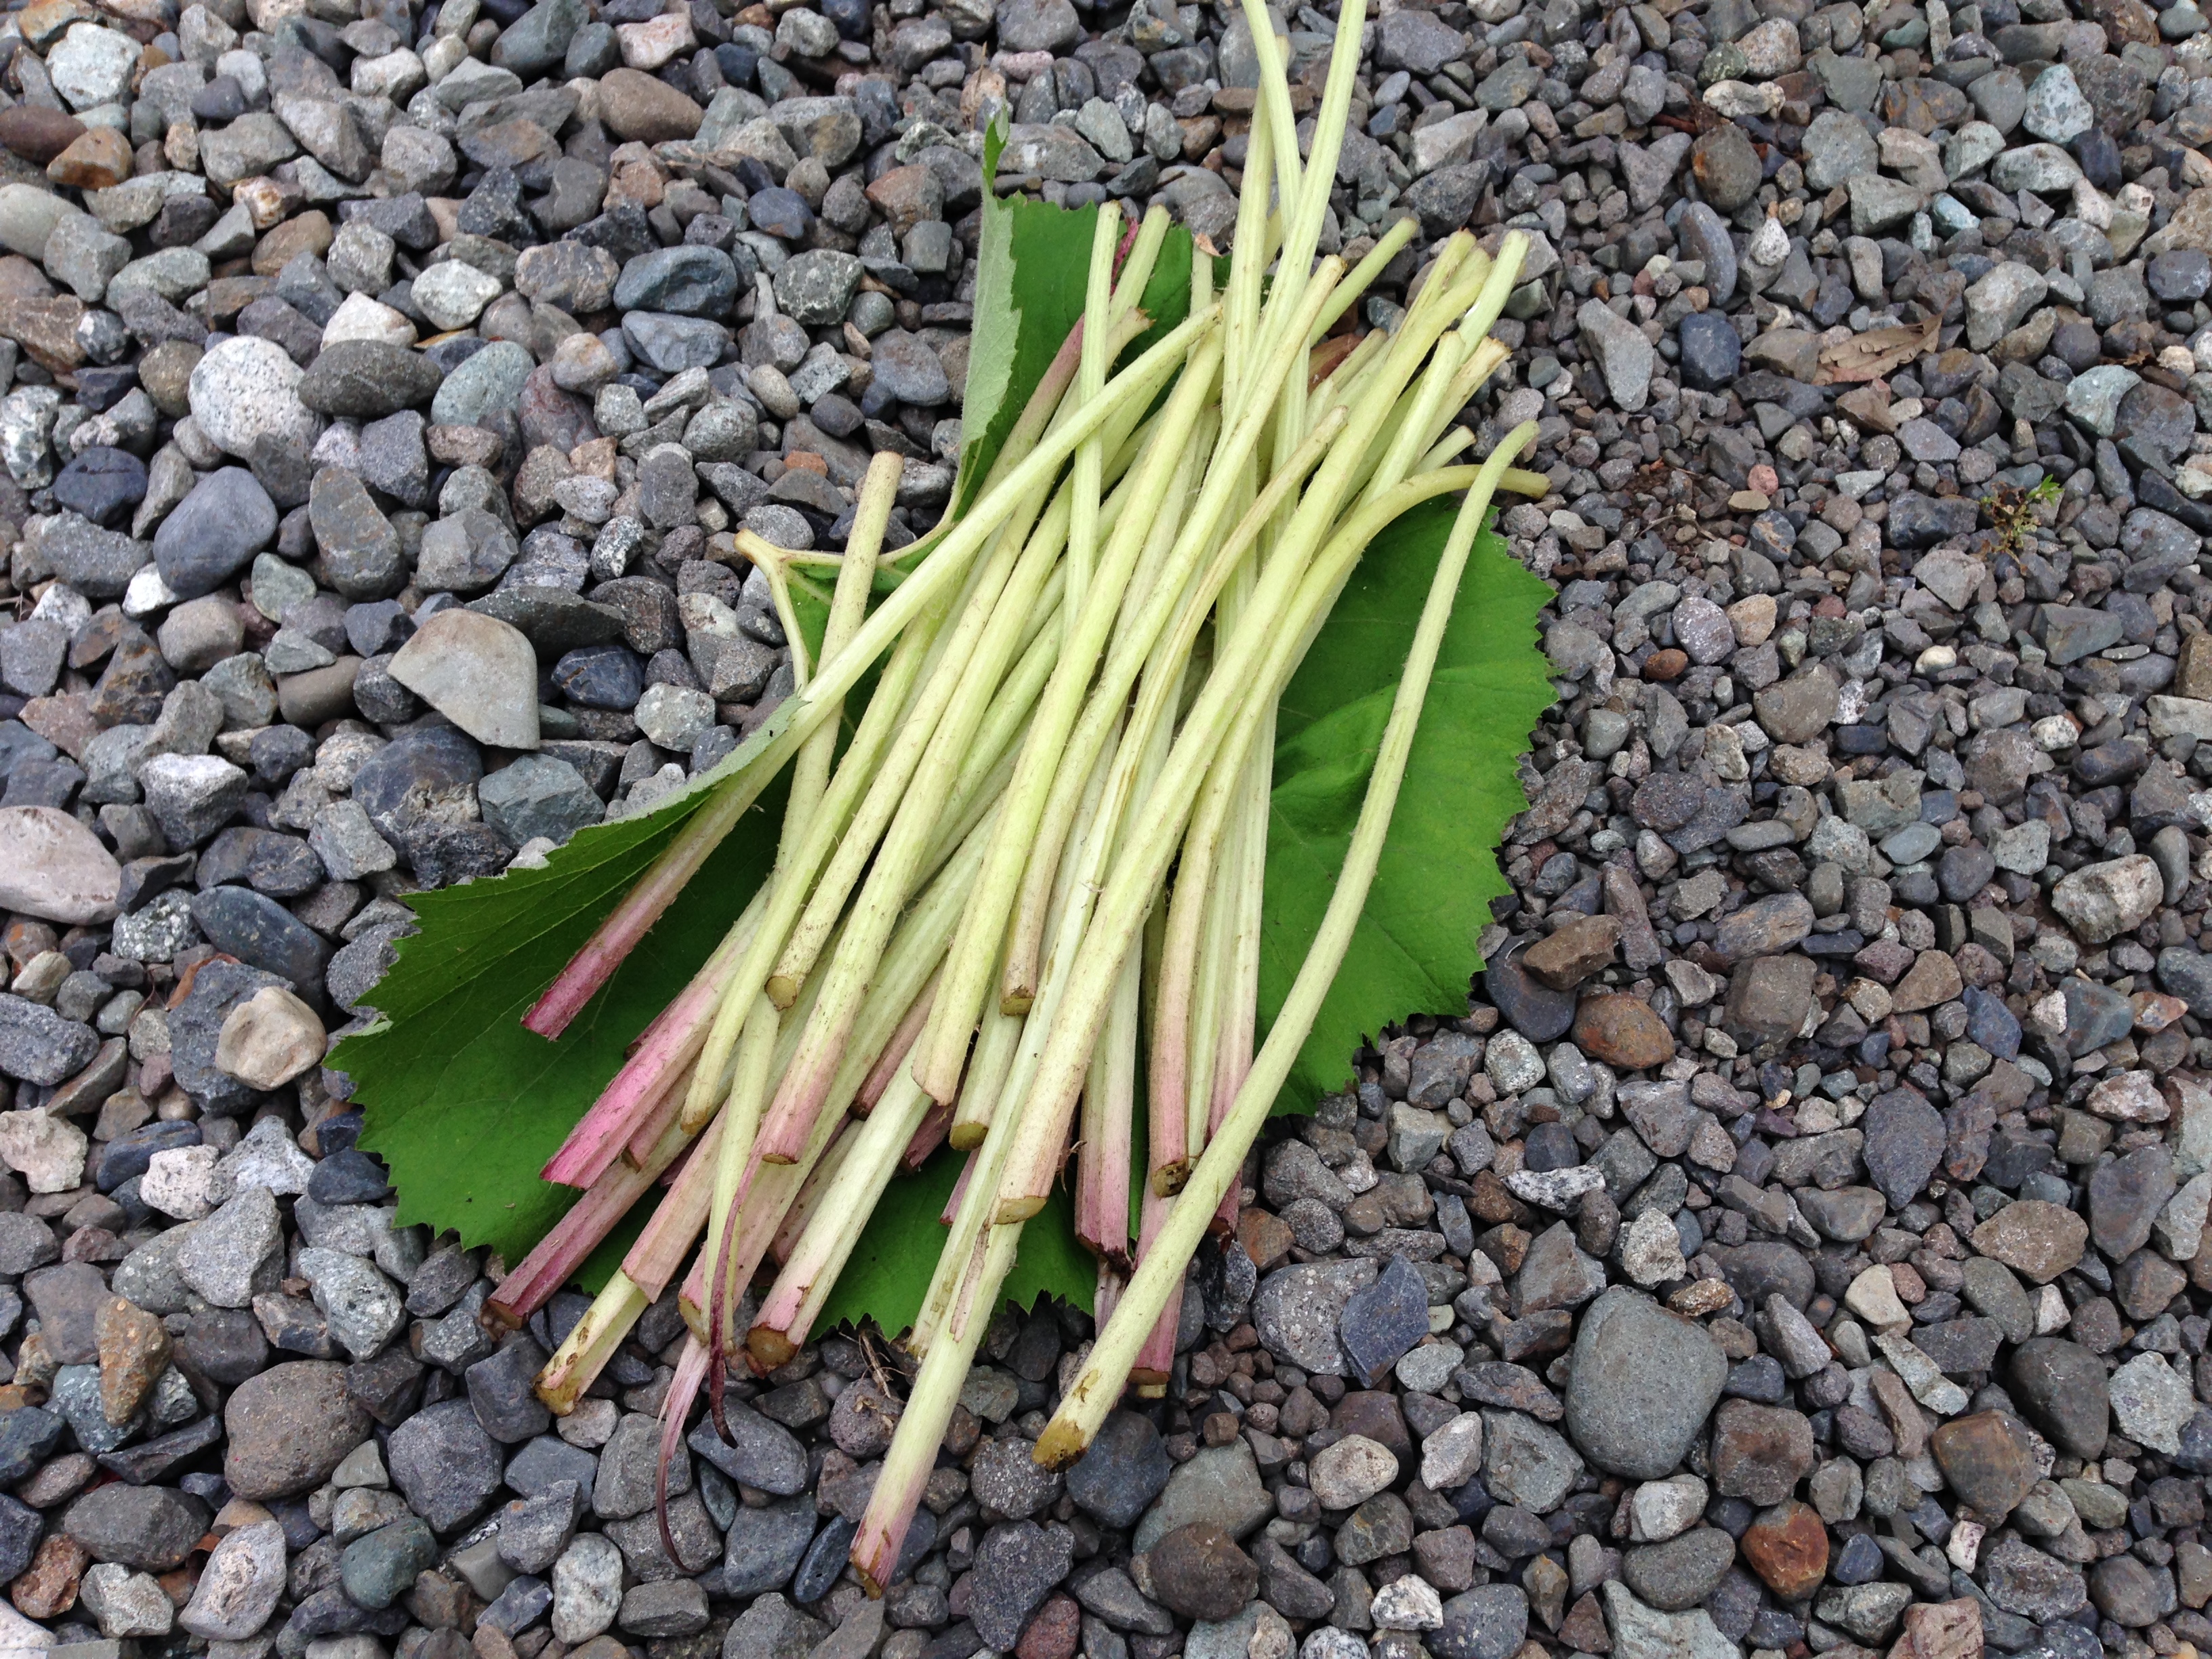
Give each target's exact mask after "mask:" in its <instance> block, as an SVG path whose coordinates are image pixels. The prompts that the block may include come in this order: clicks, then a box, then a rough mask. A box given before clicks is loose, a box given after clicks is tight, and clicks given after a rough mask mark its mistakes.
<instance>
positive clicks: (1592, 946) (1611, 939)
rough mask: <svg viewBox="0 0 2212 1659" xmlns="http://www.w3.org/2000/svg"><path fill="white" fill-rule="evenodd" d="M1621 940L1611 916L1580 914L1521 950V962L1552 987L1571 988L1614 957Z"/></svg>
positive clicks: (1617, 923) (1562, 989)
mask: <svg viewBox="0 0 2212 1659" xmlns="http://www.w3.org/2000/svg"><path fill="white" fill-rule="evenodd" d="M1619 943H1620V922H1619V921H1616V920H1615V919H1614V918H1613V917H1611V916H1583V917H1580V918H1578V919H1577V920H1576V921H1571V922H1569V923H1567V925H1566V926H1565V927H1562V928H1560V929H1559V931H1558V932H1557V933H1552V934H1549V935H1548V936H1547V937H1546V938H1543V939H1538V940H1537V941H1536V942H1535V943H1534V945H1530V946H1529V947H1528V949H1527V950H1526V951H1522V953H1521V965H1522V967H1523V968H1526V969H1528V971H1529V972H1530V973H1531V974H1533V975H1535V977H1536V978H1537V979H1539V980H1541V981H1543V982H1544V983H1545V984H1547V985H1548V986H1550V987H1552V988H1553V990H1554V991H1571V990H1573V989H1574V988H1575V987H1576V986H1577V985H1579V984H1581V983H1582V982H1583V981H1584V980H1586V979H1588V978H1589V976H1590V975H1592V974H1595V973H1596V972H1598V971H1599V970H1600V969H1602V968H1603V967H1604V966H1605V965H1606V964H1607V963H1609V962H1611V961H1612V960H1613V946H1614V945H1617V944H1619Z"/></svg>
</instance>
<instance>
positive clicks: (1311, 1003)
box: [1035, 422, 1535, 1468]
mask: <svg viewBox="0 0 2212 1659" xmlns="http://www.w3.org/2000/svg"><path fill="white" fill-rule="evenodd" d="M1534 436H1535V425H1534V422H1527V423H1524V424H1523V425H1522V426H1520V427H1516V428H1515V429H1514V430H1513V432H1512V433H1511V434H1510V435H1508V437H1507V438H1506V440H1505V441H1504V443H1502V444H1500V445H1499V446H1498V449H1497V450H1496V451H1495V452H1494V453H1492V456H1491V458H1490V459H1489V461H1488V462H1487V463H1486V464H1485V465H1484V467H1483V470H1482V473H1481V475H1480V476H1479V477H1477V478H1476V479H1475V480H1474V487H1473V488H1472V489H1469V490H1468V495H1467V499H1466V500H1465V501H1463V502H1462V504H1461V507H1460V512H1459V516H1458V518H1457V520H1455V522H1454V524H1453V526H1452V532H1451V536H1450V538H1449V541H1447V543H1446V544H1445V547H1444V553H1443V558H1442V559H1441V560H1440V561H1439V562H1438V563H1437V574H1436V577H1435V579H1434V580H1432V581H1431V584H1430V586H1429V597H1428V599H1427V602H1426V603H1425V605H1423V606H1422V609H1421V620H1420V623H1419V627H1418V628H1417V629H1415V630H1414V635H1413V648H1412V649H1411V650H1410V651H1408V652H1407V657H1406V666H1405V670H1404V671H1403V673H1402V674H1401V677H1400V679H1399V682H1398V692H1397V696H1396V697H1395V700H1394V701H1393V702H1392V704H1391V708H1390V718H1389V723H1388V725H1386V726H1385V727H1384V728H1383V744H1382V748H1381V750H1380V752H1379V753H1378V754H1377V755H1376V761H1375V769H1374V771H1373V773H1372V774H1371V775H1370V776H1369V778H1368V782H1367V793H1366V796H1365V798H1364V800H1363V801H1362V802H1361V804H1360V809H1359V820H1358V825H1357V827H1356V828H1355V829H1353V831H1352V845H1351V847H1350V848H1349V849H1348V850H1347V851H1346V854H1345V859H1344V866H1343V868H1342V870H1341V871H1340V872H1339V873H1338V876H1337V884H1336V890H1335V891H1334V893H1333V894H1332V895H1331V896H1330V898H1329V904H1328V911H1327V913H1326V914H1325V915H1324V916H1323V918H1322V925H1321V928H1320V930H1319V931H1318V932H1317V933H1316V934H1315V936H1314V941H1313V943H1312V945H1310V946H1309V947H1308V949H1307V951H1306V957H1305V961H1304V963H1302V964H1301V965H1300V967H1299V969H1298V975H1297V979H1296V981H1293V982H1292V984H1291V994H1290V995H1289V996H1288V997H1287V998H1286V999H1285V1000H1284V1004H1283V1008H1282V1011H1281V1012H1280V1013H1279V1014H1278V1015H1277V1016H1276V1018H1275V1022H1274V1024H1273V1027H1272V1028H1271V1029H1270V1030H1269V1031H1268V1033H1267V1042H1266V1043H1265V1044H1264V1045H1263V1046H1262V1047H1261V1051H1260V1054H1259V1056H1258V1058H1257V1059H1256V1060H1255V1061H1254V1062H1253V1066H1252V1069H1251V1071H1250V1072H1249V1073H1248V1074H1247V1076H1246V1078H1245V1079H1244V1085H1243V1087H1242V1088H1241V1089H1239V1090H1238V1091H1237V1099H1236V1102H1235V1104H1234V1105H1233V1107H1232V1108H1231V1112H1230V1115H1229V1117H1228V1119H1227V1121H1225V1123H1224V1124H1223V1126H1222V1131H1221V1133H1219V1134H1218V1135H1217V1136H1215V1137H1214V1139H1213V1140H1212V1143H1211V1144H1210V1145H1209V1146H1207V1147H1206V1152H1205V1153H1204V1154H1203V1155H1202V1156H1201V1157H1200V1158H1199V1160H1198V1163H1197V1164H1196V1166H1195V1167H1194V1169H1193V1170H1192V1171H1191V1176H1190V1180H1189V1181H1188V1182H1187V1183H1186V1184H1185V1186H1184V1188H1183V1192H1182V1196H1181V1197H1180V1198H1178V1199H1177V1200H1176V1203H1175V1206H1174V1208H1173V1209H1172V1210H1171V1211H1170V1212H1169V1214H1168V1216H1167V1218H1166V1220H1165V1222H1164V1224H1163V1225H1162V1227H1161V1229H1160V1232H1159V1235H1158V1237H1157V1238H1156V1239H1155V1240H1154V1243H1153V1248H1152V1250H1151V1251H1150V1252H1149V1253H1148V1254H1147V1255H1146V1258H1145V1260H1144V1261H1142V1262H1141V1263H1140V1264H1139V1267H1138V1268H1137V1272H1136V1273H1135V1275H1134V1276H1133V1278H1132V1279H1130V1281H1129V1287H1128V1290H1127V1291H1126V1292H1125V1293H1124V1295H1123V1296H1122V1298H1121V1305H1120V1306H1119V1307H1118V1308H1116V1309H1115V1313H1114V1316H1113V1318H1112V1319H1110V1320H1109V1321H1108V1322H1107V1325H1106V1328H1104V1329H1103V1330H1102V1331H1101V1332H1100V1333H1099V1335H1098V1340H1097V1341H1096V1342H1095V1343H1094V1344H1093V1345H1092V1346H1091V1357H1090V1358H1089V1360H1088V1361H1087V1362H1086V1363H1085V1366H1084V1368H1083V1370H1082V1372H1081V1373H1080V1374H1079V1376H1077V1378H1076V1381H1075V1383H1074V1385H1073V1387H1072V1388H1070V1389H1068V1390H1067V1392H1066V1395H1064V1396H1063V1397H1062V1398H1061V1401H1060V1408H1059V1410H1058V1411H1056V1412H1055V1413H1054V1414H1053V1419H1052V1421H1051V1422H1050V1424H1048V1425H1047V1426H1046V1429H1045V1431H1044V1433H1043V1434H1042V1436H1041V1437H1039V1438H1038V1440H1037V1442H1036V1451H1035V1455H1036V1461H1037V1462H1039V1463H1040V1464H1042V1465H1043V1466H1044V1467H1046V1468H1066V1466H1067V1465H1068V1464H1070V1463H1072V1462H1074V1461H1075V1460H1076V1459H1077V1458H1078V1457H1079V1456H1081V1455H1083V1453H1084V1451H1085V1449H1087V1448H1088V1447H1089V1445H1090V1443H1091V1438H1092V1437H1093V1436H1095V1435H1096V1434H1097V1431H1098V1428H1099V1425H1101V1424H1103V1422H1104V1421H1105V1419H1106V1414H1107V1413H1108V1412H1109V1410H1111V1409H1112V1407H1113V1404H1114V1401H1115V1400H1116V1399H1118V1398H1119V1397H1120V1395H1121V1389H1122V1385H1123V1383H1125V1382H1126V1381H1127V1376H1128V1372H1129V1367H1130V1364H1131V1362H1132V1360H1133V1358H1134V1356H1135V1354H1136V1352H1137V1349H1138V1348H1139V1346H1140V1345H1141V1344H1142V1342H1143V1340H1144V1339H1145V1338H1146V1336H1148V1335H1149V1334H1151V1331H1152V1327H1153V1324H1154V1323H1155V1322H1156V1321H1157V1320H1158V1317H1159V1315H1160V1313H1161V1310H1163V1309H1164V1308H1165V1307H1166V1306H1167V1305H1168V1303H1169V1300H1170V1296H1171V1295H1180V1292H1181V1290H1182V1271H1183V1265H1184V1264H1185V1263H1186V1262H1188V1261H1189V1260H1190V1257H1191V1255H1192V1253H1193V1252H1194V1251H1195V1250H1196V1249H1197V1248H1198V1243H1199V1241H1200V1238H1201V1237H1204V1235H1205V1232H1206V1225H1207V1223H1208V1222H1209V1221H1210V1220H1211V1219H1212V1215H1213V1212H1214V1210H1215V1208H1216V1206H1218V1205H1219V1204H1220V1202H1221V1200H1222V1196H1223V1194H1225V1193H1226V1192H1227V1191H1228V1190H1229V1188H1230V1183H1231V1182H1233V1181H1235V1180H1236V1179H1237V1177H1238V1176H1240V1175H1241V1173H1242V1172H1243V1164H1244V1155H1245V1154H1246V1152H1249V1151H1250V1150H1251V1146H1252V1142H1253V1141H1254V1140H1255V1139H1256V1138H1257V1137H1258V1134H1259V1132H1260V1129H1261V1126H1262V1125H1263V1124H1264V1123H1265V1122H1266V1121H1267V1109H1268V1107H1269V1106H1270V1105H1271V1104H1272V1103H1273V1100H1274V1097H1275V1093H1276V1091H1278V1090H1279V1089H1280V1088H1281V1087H1282V1085H1283V1083H1284V1081H1285V1079H1287V1078H1288V1077H1289V1075H1290V1070H1291V1065H1292V1063H1293V1062H1294V1061H1295V1060H1296V1059H1297V1053H1298V1050H1299V1049H1300V1048H1302V1047H1303V1046H1304V1042H1305V1039H1306V1034H1307V1033H1308V1032H1309V1031H1310V1030H1312V1029H1313V1022H1314V1019H1315V1018H1316V1015H1317V1014H1318V1013H1319V1012H1320V1011H1321V1005H1322V999H1323V998H1324V997H1326V996H1327V995H1328V987H1329V985H1330V983H1331V982H1332V981H1334V979H1335V977H1336V970H1337V969H1338V967H1339V966H1340V965H1341V964H1342V963H1343V960H1344V956H1345V952H1346V951H1347V950H1348V949H1349V948H1350V947H1351V943H1352V931H1353V929H1354V928H1355V927H1357V926H1358V921H1359V915H1360V911H1361V909H1362V908H1363V907H1364V905H1365V903H1366V902H1367V892H1368V889H1369V887H1370V885H1371V884H1372V883H1373V881H1374V878H1375V871H1376V866H1377V864H1378V863H1379V862H1380V861H1381V859H1382V855H1383V839H1384V837H1385V836H1386V835H1387V834H1388V833H1389V827H1390V817H1391V814H1392V812H1393V811H1395V808H1396V806H1397V800H1398V789H1399V786H1400V785H1401V783H1402V782H1403V781H1404V780H1405V775H1406V763H1407V758H1408V757H1409V756H1410V755H1411V753H1412V751H1413V733H1414V731H1415V728H1416V727H1417V726H1419V722H1420V715H1421V706H1422V704H1423V702H1425V699H1426V697H1427V696H1428V690H1429V681H1430V678H1431V675H1432V674H1433V672H1434V671H1435V668H1436V659H1437V651H1438V649H1439V648H1440V647H1441V646H1442V645H1443V634H1444V628H1445V625H1446V624H1447V623H1449V621H1450V619H1451V607H1452V600H1453V599H1454V597H1455V595H1456V594H1457V592H1458V589H1459V581H1460V577H1461V575H1462V574H1463V573H1464V572H1465V570H1466V568H1467V561H1468V555H1469V553H1471V552H1472V551H1473V550H1474V538H1475V533H1476V532H1477V531H1479V530H1480V528H1481V526H1482V519H1483V514H1484V513H1485V512H1486V511H1487V510H1488V507H1489V505H1490V501H1491V497H1492V495H1493V494H1494V493H1495V492H1496V490H1497V488H1498V474H1500V473H1501V472H1503V471H1504V469H1505V465H1506V463H1507V462H1508V461H1510V459H1513V457H1515V456H1516V455H1517V454H1519V453H1520V452H1521V450H1522V448H1523V447H1525V446H1526V445H1527V444H1528V442H1529V441H1531V440H1533V439H1534Z"/></svg>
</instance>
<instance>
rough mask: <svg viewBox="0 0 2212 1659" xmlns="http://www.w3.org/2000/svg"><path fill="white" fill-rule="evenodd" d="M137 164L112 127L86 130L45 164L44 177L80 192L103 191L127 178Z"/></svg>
mask: <svg viewBox="0 0 2212 1659" xmlns="http://www.w3.org/2000/svg"><path fill="white" fill-rule="evenodd" d="M137 165H138V163H137V158H136V157H135V156H133V155H131V141H130V140H129V139H128V138H125V137H124V136H123V135H122V134H121V133H119V132H118V131H116V130H115V129H114V128H113V127H88V128H86V129H85V131H82V132H81V133H79V134H78V135H77V136H76V137H75V138H74V139H72V140H71V141H70V144H69V147H68V148H67V149H64V150H63V151H62V153H61V154H60V155H57V156H55V157H54V159H53V160H52V161H49V162H48V163H46V177H47V178H49V179H52V180H53V181H54V182H55V183H56V184H58V185H76V187H77V188H78V189H80V190H107V189H110V188H111V187H112V186H114V185H119V184H121V183H122V182H123V181H124V180H125V179H128V178H129V177H130V176H131V173H132V172H133V171H134V170H135V169H136V168H137Z"/></svg>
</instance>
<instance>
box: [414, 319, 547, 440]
mask: <svg viewBox="0 0 2212 1659" xmlns="http://www.w3.org/2000/svg"><path fill="white" fill-rule="evenodd" d="M537 367H538V365H537V363H536V362H533V361H532V358H531V356H530V353H529V352H528V351H527V350H526V349H524V348H522V347H521V346H519V345H517V344H516V343H514V342H513V341H512V340H495V341H493V342H492V343H490V344H489V345H488V346H486V347H484V349H483V350H481V351H479V352H477V353H476V354H475V355H474V356H471V357H470V358H469V359H468V361H467V362H464V363H462V364H461V365H460V367H459V368H456V369H454V370H453V372H452V373H451V374H448V375H447V376H446V379H445V383H444V384H443V385H441V386H439V388H438V390H437V392H436V393H435V395H434V396H433V397H432V398H431V399H430V421H431V423H432V424H433V425H435V426H475V425H477V424H478V423H479V422H482V421H483V418H484V416H487V415H489V414H490V413H491V412H492V411H493V410H499V409H508V408H512V407H513V406H514V404H516V403H517V402H519V401H520V398H521V397H522V386H523V382H524V381H526V380H528V379H529V378H530V373H531V371H532V369H534V368H537Z"/></svg>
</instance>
